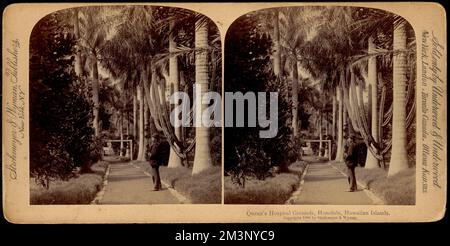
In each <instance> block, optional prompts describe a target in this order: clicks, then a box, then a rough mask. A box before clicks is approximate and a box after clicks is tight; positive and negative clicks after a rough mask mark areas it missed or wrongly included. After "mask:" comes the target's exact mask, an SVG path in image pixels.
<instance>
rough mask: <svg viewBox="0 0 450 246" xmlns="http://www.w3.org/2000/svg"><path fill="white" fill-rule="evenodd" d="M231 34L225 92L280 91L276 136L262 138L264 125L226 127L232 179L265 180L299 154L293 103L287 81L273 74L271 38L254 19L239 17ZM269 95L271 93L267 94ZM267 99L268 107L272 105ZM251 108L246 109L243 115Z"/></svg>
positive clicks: (227, 47) (227, 156) (226, 161)
mask: <svg viewBox="0 0 450 246" xmlns="http://www.w3.org/2000/svg"><path fill="white" fill-rule="evenodd" d="M228 33H233V35H229V36H227V39H226V40H227V42H226V44H225V46H226V50H227V53H226V54H225V55H226V59H225V61H226V66H225V69H226V70H225V79H226V83H225V91H229V92H235V91H240V92H242V93H243V94H245V93H247V92H254V93H256V92H262V91H266V92H278V94H279V95H278V123H279V125H278V134H277V136H276V137H274V138H266V139H263V138H260V137H259V132H260V131H261V130H263V129H262V128H261V127H227V128H225V131H224V132H225V143H224V147H225V153H226V155H225V156H224V158H225V171H226V172H227V173H228V174H230V175H231V178H232V180H233V182H236V183H238V184H241V185H243V184H244V183H245V179H246V178H251V177H254V178H257V179H264V178H266V177H270V176H271V172H270V170H271V169H272V167H273V166H278V167H279V170H280V171H287V166H288V165H289V163H291V162H292V161H295V160H296V159H297V158H298V156H299V153H298V152H297V151H296V148H294V146H295V143H294V141H293V139H292V133H291V128H290V127H291V122H292V121H291V118H292V116H291V105H290V102H289V101H288V100H287V98H286V95H288V86H287V85H288V84H289V83H288V81H287V80H286V79H285V78H277V77H275V76H274V74H273V71H272V66H271V64H270V50H271V46H272V40H271V39H270V37H269V36H268V35H264V34H263V35H261V34H260V33H259V32H258V26H257V24H256V23H255V20H253V19H251V18H247V17H242V18H239V19H238V20H237V21H236V23H235V24H233V26H232V27H230V31H229V32H228ZM267 95H268V94H267ZM269 104H270V100H267V105H266V108H269ZM249 110H253V109H248V108H244V114H247V113H248V111H249Z"/></svg>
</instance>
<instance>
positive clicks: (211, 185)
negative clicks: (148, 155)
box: [133, 161, 222, 204]
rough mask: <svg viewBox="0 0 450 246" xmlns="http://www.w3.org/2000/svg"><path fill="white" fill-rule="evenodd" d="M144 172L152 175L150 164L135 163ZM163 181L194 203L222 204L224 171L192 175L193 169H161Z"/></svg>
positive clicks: (206, 171)
mask: <svg viewBox="0 0 450 246" xmlns="http://www.w3.org/2000/svg"><path fill="white" fill-rule="evenodd" d="M133 163H134V164H135V165H138V166H139V167H141V168H142V169H143V170H145V171H147V172H149V173H150V165H149V164H148V162H143V161H135V162H133ZM159 172H160V175H161V179H162V180H163V181H164V182H165V183H167V184H169V185H170V186H171V188H173V189H175V190H176V191H178V192H179V193H181V194H182V195H184V196H185V197H186V198H188V199H189V200H190V201H191V202H192V203H196V204H218V203H221V202H222V169H221V168H220V167H216V166H215V167H212V168H209V169H207V170H205V171H203V172H200V173H198V174H195V175H192V169H189V168H186V167H177V168H168V167H165V166H162V167H160V168H159Z"/></svg>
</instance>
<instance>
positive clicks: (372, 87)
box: [365, 37, 379, 168]
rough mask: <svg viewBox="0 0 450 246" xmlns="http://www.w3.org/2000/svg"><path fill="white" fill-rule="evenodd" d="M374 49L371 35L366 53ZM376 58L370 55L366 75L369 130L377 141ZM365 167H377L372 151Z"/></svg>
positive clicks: (377, 163)
mask: <svg viewBox="0 0 450 246" xmlns="http://www.w3.org/2000/svg"><path fill="white" fill-rule="evenodd" d="M374 51H375V44H374V41H373V37H369V39H368V53H369V54H371V53H373V52H374ZM376 59H377V58H376V57H372V58H370V59H369V61H368V69H367V71H368V72H367V77H368V80H369V93H370V95H369V97H370V100H369V101H370V104H371V105H370V106H371V109H370V112H371V117H372V120H371V131H372V136H373V138H374V139H375V141H377V142H378V141H379V138H378V136H379V135H378V91H377V88H378V72H377V60H376ZM365 167H366V168H377V167H379V160H378V159H377V158H376V157H375V156H374V155H373V154H372V152H370V151H368V153H367V158H366V164H365Z"/></svg>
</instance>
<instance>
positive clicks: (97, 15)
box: [76, 7, 108, 136]
mask: <svg viewBox="0 0 450 246" xmlns="http://www.w3.org/2000/svg"><path fill="white" fill-rule="evenodd" d="M103 10H104V9H102V8H100V7H89V8H83V10H82V13H83V18H82V19H81V23H80V24H82V28H81V32H82V34H81V35H80V38H81V39H80V44H81V46H82V48H83V50H84V53H85V54H86V56H87V58H88V64H90V67H91V82H92V84H91V85H92V101H93V104H94V105H93V106H94V108H93V113H94V121H93V127H94V129H95V136H99V134H100V127H99V118H98V117H99V107H100V105H99V95H98V92H99V72H98V59H99V58H100V56H101V50H102V48H103V45H104V44H105V41H106V35H107V32H108V25H107V23H108V20H106V19H105V16H104V15H103V13H104V12H103ZM77 13H78V12H77ZM76 23H78V22H76ZM80 72H81V71H80Z"/></svg>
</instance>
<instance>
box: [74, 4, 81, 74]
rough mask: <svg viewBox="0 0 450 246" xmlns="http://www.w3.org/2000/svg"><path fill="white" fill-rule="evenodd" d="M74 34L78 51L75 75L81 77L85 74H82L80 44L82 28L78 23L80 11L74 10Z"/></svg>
mask: <svg viewBox="0 0 450 246" xmlns="http://www.w3.org/2000/svg"><path fill="white" fill-rule="evenodd" d="M73 33H74V36H75V39H76V40H77V50H76V53H75V74H76V75H77V76H81V75H82V74H83V72H82V69H83V68H82V65H81V64H82V63H81V49H80V46H79V45H78V43H79V42H80V41H79V39H80V27H79V21H78V9H77V8H75V9H74V13H73Z"/></svg>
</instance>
